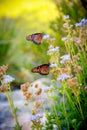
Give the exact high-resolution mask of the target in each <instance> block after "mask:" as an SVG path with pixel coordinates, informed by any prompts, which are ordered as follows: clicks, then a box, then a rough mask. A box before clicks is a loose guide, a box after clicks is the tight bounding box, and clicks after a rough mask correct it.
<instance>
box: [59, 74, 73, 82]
mask: <svg viewBox="0 0 87 130" xmlns="http://www.w3.org/2000/svg"><path fill="white" fill-rule="evenodd" d="M70 77H71V76H70V75H68V74H61V75H59V77H58V78H57V80H58V81H60V80H61V81H64V80H66V79H68V78H70Z"/></svg>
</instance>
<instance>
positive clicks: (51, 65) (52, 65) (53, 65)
mask: <svg viewBox="0 0 87 130" xmlns="http://www.w3.org/2000/svg"><path fill="white" fill-rule="evenodd" d="M49 67H52V68H53V67H57V64H50V66H49Z"/></svg>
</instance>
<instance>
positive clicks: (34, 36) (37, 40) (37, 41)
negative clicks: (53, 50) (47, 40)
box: [26, 33, 43, 45]
mask: <svg viewBox="0 0 87 130" xmlns="http://www.w3.org/2000/svg"><path fill="white" fill-rule="evenodd" d="M26 39H27V40H28V41H32V42H33V43H35V44H37V45H40V44H41V43H42V39H43V34H42V33H35V34H32V35H29V36H27V37H26Z"/></svg>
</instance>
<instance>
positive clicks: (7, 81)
mask: <svg viewBox="0 0 87 130" xmlns="http://www.w3.org/2000/svg"><path fill="white" fill-rule="evenodd" d="M13 80H15V78H13V77H12V76H10V75H4V76H3V82H4V84H7V83H10V82H12V81H13Z"/></svg>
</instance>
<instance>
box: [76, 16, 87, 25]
mask: <svg viewBox="0 0 87 130" xmlns="http://www.w3.org/2000/svg"><path fill="white" fill-rule="evenodd" d="M86 25H87V19H85V18H83V19H82V20H81V21H80V22H79V23H76V24H75V26H76V27H85V26H86Z"/></svg>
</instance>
